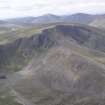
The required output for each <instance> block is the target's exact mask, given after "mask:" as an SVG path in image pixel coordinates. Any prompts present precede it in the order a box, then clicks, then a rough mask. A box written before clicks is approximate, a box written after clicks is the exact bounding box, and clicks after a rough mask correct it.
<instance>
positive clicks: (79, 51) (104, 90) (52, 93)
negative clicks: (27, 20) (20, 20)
mask: <svg viewBox="0 0 105 105" xmlns="http://www.w3.org/2000/svg"><path fill="white" fill-rule="evenodd" d="M0 74H1V76H0V77H1V78H2V77H5V79H3V80H2V79H0V84H1V86H0V92H2V93H1V96H0V98H1V102H2V103H3V102H6V101H7V100H9V102H8V103H11V104H10V105H14V103H15V104H16V105H24V104H25V105H34V104H35V105H49V104H53V105H61V104H62V105H69V104H73V105H81V104H85V105H88V104H90V105H97V104H102V105H104V104H105V101H104V100H105V98H104V97H105V31H103V30H101V29H98V28H94V27H90V26H88V25H80V24H63V23H62V24H58V25H57V23H56V24H55V26H54V24H53V27H52V26H50V25H49V27H47V29H43V30H42V31H41V32H40V33H35V34H32V36H29V37H23V38H17V39H16V40H14V41H11V42H9V43H6V44H2V45H0ZM3 95H5V97H4V99H2V97H3ZM8 96H10V97H11V99H9V97H8ZM4 105H6V103H4Z"/></svg>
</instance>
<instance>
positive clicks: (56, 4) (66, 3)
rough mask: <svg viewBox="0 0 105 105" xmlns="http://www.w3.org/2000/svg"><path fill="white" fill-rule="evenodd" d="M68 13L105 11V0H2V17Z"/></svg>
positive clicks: (0, 6) (0, 7) (0, 12)
mask: <svg viewBox="0 0 105 105" xmlns="http://www.w3.org/2000/svg"><path fill="white" fill-rule="evenodd" d="M48 13H51V14H56V15H67V14H74V13H90V14H102V13H105V0H0V19H5V18H15V17H25V16H40V15H44V14H48Z"/></svg>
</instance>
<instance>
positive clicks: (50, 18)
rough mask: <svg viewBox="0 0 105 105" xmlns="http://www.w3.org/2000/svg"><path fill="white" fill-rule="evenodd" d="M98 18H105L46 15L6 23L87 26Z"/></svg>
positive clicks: (78, 15) (79, 14)
mask: <svg viewBox="0 0 105 105" xmlns="http://www.w3.org/2000/svg"><path fill="white" fill-rule="evenodd" d="M100 17H105V15H90V14H83V13H78V14H73V15H65V16H56V15H53V14H46V15H43V16H39V17H23V18H16V19H9V20H7V21H8V22H10V23H13V24H23V25H32V24H34V25H35V24H48V23H55V22H69V23H79V24H89V23H91V22H93V21H94V20H95V19H97V18H100Z"/></svg>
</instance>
